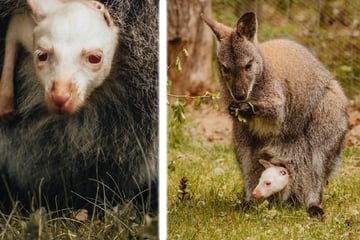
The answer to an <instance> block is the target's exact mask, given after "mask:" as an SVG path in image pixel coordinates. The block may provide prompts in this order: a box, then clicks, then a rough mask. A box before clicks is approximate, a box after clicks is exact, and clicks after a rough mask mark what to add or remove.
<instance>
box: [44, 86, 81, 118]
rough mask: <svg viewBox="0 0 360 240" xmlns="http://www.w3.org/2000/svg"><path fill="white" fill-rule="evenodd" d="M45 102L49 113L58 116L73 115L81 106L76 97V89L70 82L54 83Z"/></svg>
mask: <svg viewBox="0 0 360 240" xmlns="http://www.w3.org/2000/svg"><path fill="white" fill-rule="evenodd" d="M45 102H46V104H47V106H48V108H49V110H50V111H52V112H54V113H60V114H71V113H74V112H76V110H78V109H79V108H80V107H81V106H82V104H81V103H79V99H78V97H77V87H76V86H75V85H74V84H73V83H71V82H70V81H54V84H53V86H52V88H51V90H50V92H49V93H47V95H46V96H45Z"/></svg>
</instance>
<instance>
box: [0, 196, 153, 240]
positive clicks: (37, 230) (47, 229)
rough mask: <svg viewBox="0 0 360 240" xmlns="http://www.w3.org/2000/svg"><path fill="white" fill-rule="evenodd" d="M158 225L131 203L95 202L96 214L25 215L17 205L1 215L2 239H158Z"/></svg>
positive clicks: (65, 211)
mask: <svg viewBox="0 0 360 240" xmlns="http://www.w3.org/2000/svg"><path fill="white" fill-rule="evenodd" d="M157 225H158V220H157V217H155V218H150V216H148V215H146V214H145V213H144V212H143V211H141V210H140V209H139V208H138V207H137V206H135V205H134V204H133V203H131V202H127V203H123V204H122V205H118V206H115V207H112V206H110V205H109V204H108V205H107V204H106V203H100V202H99V203H98V204H95V203H94V206H93V209H92V213H88V212H87V210H85V209H80V210H78V211H75V210H72V209H63V210H60V211H46V210H45V208H40V209H37V210H34V211H32V212H30V213H27V214H24V212H23V210H22V209H21V207H20V205H19V204H17V205H15V207H14V208H13V210H12V211H11V213H9V214H5V213H3V212H0V239H1V240H3V239H4V240H5V239H6V240H12V239H14V240H27V239H29V240H35V239H37V240H49V239H59V240H60V239H61V240H62V239H64V240H65V239H69V240H73V239H79V240H82V239H84V240H85V239H87V240H95V239H99V240H110V239H111V240H115V239H149V240H152V239H157V230H158V229H157Z"/></svg>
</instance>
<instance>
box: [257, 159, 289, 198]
mask: <svg viewBox="0 0 360 240" xmlns="http://www.w3.org/2000/svg"><path fill="white" fill-rule="evenodd" d="M259 163H260V164H261V165H263V166H264V167H265V170H264V172H263V173H262V174H261V177H260V180H259V184H258V185H257V186H256V187H255V189H254V190H253V192H252V195H253V197H254V198H256V199H260V198H267V197H269V196H271V195H273V194H275V193H277V192H280V191H282V190H283V189H284V188H285V187H286V186H287V185H288V183H289V173H288V170H287V169H286V168H284V167H282V166H276V165H274V164H272V163H271V162H269V161H266V160H262V159H261V160H259Z"/></svg>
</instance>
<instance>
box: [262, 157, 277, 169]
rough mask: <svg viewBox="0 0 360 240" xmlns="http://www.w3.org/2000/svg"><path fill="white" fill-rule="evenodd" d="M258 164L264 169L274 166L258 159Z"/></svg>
mask: <svg viewBox="0 0 360 240" xmlns="http://www.w3.org/2000/svg"><path fill="white" fill-rule="evenodd" d="M259 163H260V164H261V165H263V166H264V168H269V167H273V166H274V165H273V164H272V163H271V162H269V161H266V160H264V159H260V160H259Z"/></svg>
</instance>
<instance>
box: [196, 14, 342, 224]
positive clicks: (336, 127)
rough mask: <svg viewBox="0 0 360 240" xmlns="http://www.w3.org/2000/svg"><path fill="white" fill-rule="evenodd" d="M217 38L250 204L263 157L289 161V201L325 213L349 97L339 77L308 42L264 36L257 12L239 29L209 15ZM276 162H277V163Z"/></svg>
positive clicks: (243, 20) (338, 159) (314, 213)
mask: <svg viewBox="0 0 360 240" xmlns="http://www.w3.org/2000/svg"><path fill="white" fill-rule="evenodd" d="M202 17H203V19H204V21H205V22H206V23H207V25H209V27H210V28H211V29H212V31H213V32H214V33H215V36H216V38H217V40H218V48H217V60H218V65H219V69H220V76H221V84H222V86H223V91H224V100H225V103H226V104H227V105H228V106H229V113H230V115H231V116H232V119H233V142H234V147H235V153H236V158H237V161H238V162H239V164H240V167H241V171H242V175H243V182H244V183H243V184H244V194H245V199H246V201H250V200H252V199H253V196H252V190H253V189H254V188H255V186H256V184H257V181H258V179H259V176H260V174H261V172H262V170H263V168H262V166H261V165H260V164H259V162H258V160H259V159H260V158H267V159H269V160H270V161H276V162H277V164H282V165H284V166H285V167H286V168H287V169H288V171H289V174H290V183H289V184H288V187H287V189H285V191H283V192H282V193H281V194H282V199H283V200H290V201H292V202H294V203H296V204H301V205H303V204H304V205H305V206H306V207H307V211H308V213H309V215H310V216H313V217H322V216H323V215H324V211H323V209H322V206H321V202H322V192H323V186H324V183H325V182H326V179H327V177H328V176H329V175H330V174H331V173H332V172H333V171H334V170H335V169H336V167H337V166H338V165H340V163H341V161H342V156H341V154H342V148H343V141H344V136H345V132H346V129H347V124H348V123H347V113H346V108H347V99H346V97H345V95H344V93H343V91H342V89H341V87H340V86H339V84H338V82H337V81H336V80H335V78H334V76H333V75H332V74H331V73H330V72H329V71H328V70H327V69H326V68H325V67H324V66H323V65H322V64H321V63H320V62H319V61H318V60H317V59H316V58H315V57H314V56H313V55H312V54H311V53H310V52H309V51H308V50H307V49H305V48H304V47H303V46H301V45H299V44H297V43H295V42H293V41H289V40H284V39H277V40H271V41H267V42H264V43H259V42H258V41H257V36H256V33H257V20H256V16H255V14H254V13H252V12H249V13H246V14H244V15H243V16H242V17H240V19H239V20H238V22H237V25H236V28H230V27H227V26H225V25H223V24H221V23H219V22H216V21H214V20H212V19H209V18H207V17H205V16H202ZM275 159H276V160H275Z"/></svg>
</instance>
